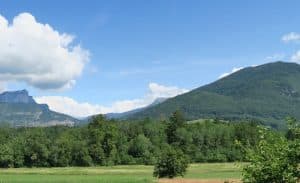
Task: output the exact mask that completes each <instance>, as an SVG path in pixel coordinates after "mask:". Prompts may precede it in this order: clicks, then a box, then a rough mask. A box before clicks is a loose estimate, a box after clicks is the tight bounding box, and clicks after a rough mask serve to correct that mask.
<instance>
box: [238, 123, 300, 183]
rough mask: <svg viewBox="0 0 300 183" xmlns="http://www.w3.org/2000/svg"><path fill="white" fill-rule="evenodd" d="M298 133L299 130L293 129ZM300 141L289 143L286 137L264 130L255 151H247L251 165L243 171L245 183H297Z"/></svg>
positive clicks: (299, 175) (261, 131)
mask: <svg viewBox="0 0 300 183" xmlns="http://www.w3.org/2000/svg"><path fill="white" fill-rule="evenodd" d="M291 130H292V131H298V129H297V128H296V129H291ZM299 147H300V143H299V140H293V141H289V140H288V139H287V138H285V137H284V136H282V135H280V134H278V133H275V132H273V131H271V130H268V129H265V128H262V129H261V130H260V140H259V142H258V145H257V146H256V147H255V148H254V149H247V155H248V156H247V157H248V160H249V161H250V164H249V165H247V166H245V167H244V169H243V181H244V182H245V183H265V182H272V183H296V182H298V181H299V177H300V174H299V173H300V172H299V169H298V161H299V151H300V148H299Z"/></svg>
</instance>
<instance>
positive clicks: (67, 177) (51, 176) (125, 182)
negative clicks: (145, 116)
mask: <svg viewBox="0 0 300 183" xmlns="http://www.w3.org/2000/svg"><path fill="white" fill-rule="evenodd" d="M152 171H153V167H152V166H142V165H129V166H113V167H68V168H17V169H16V168H11V169H0V183H15V182H16V183H40V182H43V183H50V182H51V183H52V182H55V183H96V182H97V183H149V182H158V180H157V179H155V178H153V177H152ZM240 176H241V173H240V170H239V166H237V165H236V164H233V163H211V164H209V163H205V164H192V165H190V167H189V169H188V171H187V174H186V176H185V179H184V180H188V179H190V180H193V181H195V180H196V181H197V180H209V179H213V180H222V181H224V180H229V179H239V178H240ZM178 180H180V182H184V180H182V179H178ZM164 181H166V180H162V181H160V182H164Z"/></svg>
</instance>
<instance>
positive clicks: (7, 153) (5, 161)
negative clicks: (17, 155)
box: [0, 144, 14, 168]
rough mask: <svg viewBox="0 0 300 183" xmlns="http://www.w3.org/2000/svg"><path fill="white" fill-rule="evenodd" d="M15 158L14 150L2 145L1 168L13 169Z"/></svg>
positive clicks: (0, 147)
mask: <svg viewBox="0 0 300 183" xmlns="http://www.w3.org/2000/svg"><path fill="white" fill-rule="evenodd" d="M13 162H14V156H13V150H12V149H11V147H10V146H9V145H7V144H1V145H0V167H1V168H8V167H13Z"/></svg>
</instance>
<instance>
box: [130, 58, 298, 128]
mask: <svg viewBox="0 0 300 183" xmlns="http://www.w3.org/2000/svg"><path fill="white" fill-rule="evenodd" d="M177 109H179V110H181V111H182V112H183V113H184V114H185V117H186V118H187V119H190V120H194V119H199V118H221V119H230V120H234V119H255V120H259V121H262V122H265V123H268V124H271V125H274V126H275V127H276V125H278V124H279V125H280V123H281V122H283V121H284V119H285V117H287V116H289V115H290V116H294V117H296V118H300V65H299V64H296V63H286V62H274V63H268V64H264V65H260V66H256V67H247V68H244V69H242V70H240V71H238V72H236V73H233V74H231V75H229V76H227V77H225V78H222V79H220V80H217V81H216V82H213V83H211V84H208V85H205V86H202V87H199V88H197V89H194V90H192V91H190V92H188V93H185V94H183V95H180V96H176V97H174V98H171V99H168V100H166V101H165V102H163V103H161V104H158V105H156V106H153V107H150V108H147V109H145V110H143V111H140V112H138V113H135V114H133V115H131V116H129V117H128V118H129V119H139V118H144V117H151V118H157V119H159V118H165V117H166V116H169V115H170V114H171V113H172V112H173V111H175V110H177Z"/></svg>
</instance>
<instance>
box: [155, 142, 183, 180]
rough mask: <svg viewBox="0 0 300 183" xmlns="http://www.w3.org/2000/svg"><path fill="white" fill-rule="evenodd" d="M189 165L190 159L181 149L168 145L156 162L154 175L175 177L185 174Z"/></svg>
mask: <svg viewBox="0 0 300 183" xmlns="http://www.w3.org/2000/svg"><path fill="white" fill-rule="evenodd" d="M187 167H188V159H187V157H186V156H185V155H184V154H183V152H182V151H181V150H179V149H174V148H173V147H171V146H167V148H166V149H165V150H163V152H162V154H161V155H160V157H158V161H157V163H156V164H155V167H154V172H153V176H155V177H159V178H162V177H168V178H174V177H176V176H184V174H185V172H186V169H187Z"/></svg>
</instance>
